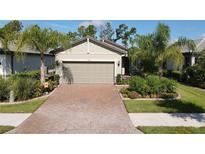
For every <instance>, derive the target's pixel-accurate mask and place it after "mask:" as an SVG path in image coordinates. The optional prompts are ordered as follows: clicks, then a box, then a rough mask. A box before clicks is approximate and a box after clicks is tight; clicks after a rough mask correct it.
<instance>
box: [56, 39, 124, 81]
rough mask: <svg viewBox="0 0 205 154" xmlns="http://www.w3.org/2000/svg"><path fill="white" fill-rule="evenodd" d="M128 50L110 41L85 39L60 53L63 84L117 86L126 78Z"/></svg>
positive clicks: (57, 58)
mask: <svg viewBox="0 0 205 154" xmlns="http://www.w3.org/2000/svg"><path fill="white" fill-rule="evenodd" d="M126 56H127V48H125V47H123V46H121V45H118V44H116V43H114V42H111V41H108V40H102V41H99V40H96V39H95V38H91V37H85V38H83V39H81V40H79V41H75V42H73V43H72V44H71V48H69V49H68V50H65V51H59V52H58V53H56V63H57V64H58V67H57V69H56V72H57V73H58V74H59V75H60V77H61V78H60V82H61V83H112V84H113V83H115V81H116V76H117V75H118V74H122V75H124V74H125V72H126V71H127V70H126V68H125V66H124V65H125V63H126V58H125V57H126Z"/></svg>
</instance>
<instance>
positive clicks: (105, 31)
mask: <svg viewBox="0 0 205 154" xmlns="http://www.w3.org/2000/svg"><path fill="white" fill-rule="evenodd" d="M113 35H114V31H113V29H112V26H111V23H110V22H107V23H106V24H105V25H103V26H101V29H100V38H101V39H106V40H110V41H112V40H113V39H112V37H113Z"/></svg>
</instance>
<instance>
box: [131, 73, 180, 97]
mask: <svg viewBox="0 0 205 154" xmlns="http://www.w3.org/2000/svg"><path fill="white" fill-rule="evenodd" d="M129 89H130V91H135V92H138V93H139V94H141V95H142V96H144V97H145V96H147V95H153V94H154V95H158V94H162V93H174V92H175V90H176V82H175V81H174V80H170V79H167V78H160V77H158V76H154V75H149V76H148V77H146V78H142V77H139V76H134V77H132V78H131V79H130V81H129Z"/></svg>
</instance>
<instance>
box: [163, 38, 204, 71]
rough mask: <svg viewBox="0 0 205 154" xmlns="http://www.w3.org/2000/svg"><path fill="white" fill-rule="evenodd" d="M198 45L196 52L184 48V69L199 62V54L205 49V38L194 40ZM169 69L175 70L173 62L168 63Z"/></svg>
mask: <svg viewBox="0 0 205 154" xmlns="http://www.w3.org/2000/svg"><path fill="white" fill-rule="evenodd" d="M194 42H195V44H196V51H191V50H189V49H188V48H187V47H184V48H183V50H182V54H183V55H184V65H183V67H184V68H185V67H187V66H193V65H194V64H195V63H196V61H197V54H198V53H199V52H201V51H202V50H204V49H205V38H201V39H197V40H194ZM166 66H167V69H168V70H173V69H174V64H173V62H172V61H171V60H170V61H167V65H166Z"/></svg>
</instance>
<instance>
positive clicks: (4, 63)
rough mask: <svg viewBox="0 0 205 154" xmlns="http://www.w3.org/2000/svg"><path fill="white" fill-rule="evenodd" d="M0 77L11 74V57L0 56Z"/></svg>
mask: <svg viewBox="0 0 205 154" xmlns="http://www.w3.org/2000/svg"><path fill="white" fill-rule="evenodd" d="M0 62H1V65H0V75H3V76H7V75H9V74H11V56H10V55H4V54H0Z"/></svg>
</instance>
